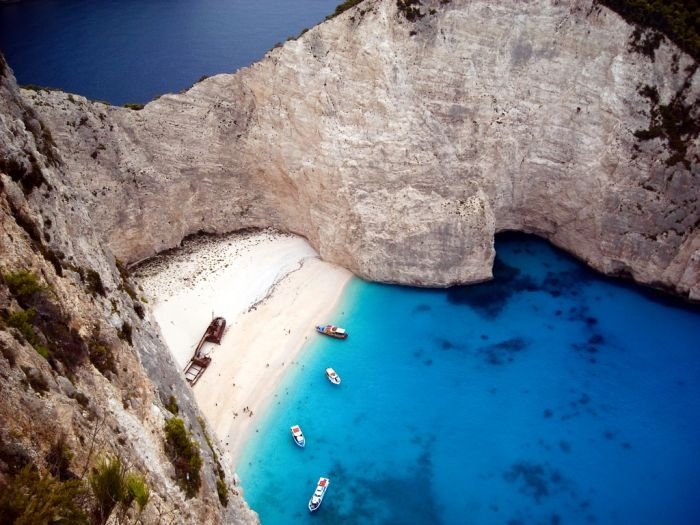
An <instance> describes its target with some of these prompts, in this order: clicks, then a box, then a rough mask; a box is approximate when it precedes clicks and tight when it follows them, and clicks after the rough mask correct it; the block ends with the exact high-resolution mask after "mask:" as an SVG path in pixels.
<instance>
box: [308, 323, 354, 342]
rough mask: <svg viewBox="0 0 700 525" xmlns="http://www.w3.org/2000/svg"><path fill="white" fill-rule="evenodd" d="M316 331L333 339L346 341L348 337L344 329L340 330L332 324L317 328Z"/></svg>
mask: <svg viewBox="0 0 700 525" xmlns="http://www.w3.org/2000/svg"><path fill="white" fill-rule="evenodd" d="M316 331H317V332H318V333H319V334H323V335H328V336H330V337H335V338H336V339H347V337H348V333H347V332H346V331H345V328H341V327H339V326H335V325H332V324H326V325H321V326H317V327H316Z"/></svg>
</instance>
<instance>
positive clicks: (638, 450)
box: [238, 235, 700, 525]
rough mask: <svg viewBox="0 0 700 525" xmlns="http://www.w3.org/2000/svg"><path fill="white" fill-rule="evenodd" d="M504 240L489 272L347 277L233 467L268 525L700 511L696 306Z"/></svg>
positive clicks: (536, 519) (589, 518)
mask: <svg viewBox="0 0 700 525" xmlns="http://www.w3.org/2000/svg"><path fill="white" fill-rule="evenodd" d="M496 248H497V252H498V258H497V261H496V267H495V273H496V278H495V279H494V281H492V282H489V283H486V284H480V285H476V286H469V287H460V288H453V289H449V290H421V289H413V288H401V287H397V286H387V285H381V284H371V283H367V282H364V281H361V280H359V279H356V280H354V281H353V282H352V283H351V284H350V289H349V291H348V292H347V294H346V296H345V299H344V302H343V304H341V305H340V306H339V307H338V310H337V312H336V315H335V317H334V318H333V319H332V321H333V322H337V323H339V324H341V325H343V326H345V327H346V328H347V329H348V330H349V332H350V336H349V338H348V339H347V340H345V341H338V340H331V339H328V338H324V337H323V336H318V337H317V338H316V340H314V341H312V342H311V343H310V344H309V345H308V347H307V348H306V349H305V350H304V357H303V360H302V361H300V362H299V363H297V364H296V365H295V370H294V371H293V372H292V373H291V374H290V375H289V376H288V378H287V380H286V384H285V385H284V387H283V388H282V390H281V391H280V392H279V393H278V397H277V398H276V400H275V404H274V407H273V409H272V410H271V411H270V412H269V413H268V414H267V415H266V417H265V419H264V421H263V422H262V423H261V425H260V426H259V428H258V429H257V433H255V434H254V438H253V439H252V441H251V442H250V443H249V444H248V446H247V450H246V451H245V453H244V461H243V463H242V464H241V465H239V467H238V471H239V474H240V475H241V478H242V484H243V487H244V490H245V496H246V499H247V500H248V501H249V503H250V504H251V505H252V507H253V508H254V509H256V510H257V511H258V512H259V513H260V516H261V518H262V523H263V524H265V525H278V524H280V525H281V524H289V523H294V524H304V523H317V524H320V523H324V524H339V523H343V524H346V525H351V524H352V525H354V524H357V525H374V524H376V525H379V524H382V525H399V524H402V525H409V524H415V525H426V524H444V525H452V524H481V525H486V524H488V525H497V524H500V525H504V524H511V525H515V524H550V525H551V524H591V523H593V524H635V525H645V524H647V525H660V524H675V525H680V524H687V525H691V524H698V523H700V497H699V496H698V495H699V494H700V492H699V490H698V485H697V483H698V480H700V312H699V311H698V310H697V309H691V308H687V307H684V306H683V305H681V304H679V303H674V302H673V301H669V300H666V299H664V298H663V297H660V296H657V295H654V294H649V293H647V292H646V291H644V290H642V289H640V288H638V287H635V286H631V285H627V284H623V283H620V282H615V281H612V280H609V279H606V278H602V277H600V276H599V275H597V274H595V273H594V272H592V271H591V270H589V269H587V268H586V267H584V266H583V265H582V264H581V263H579V262H578V261H575V260H573V259H571V258H570V257H568V256H567V255H565V254H563V253H562V252H561V251H559V250H557V249H555V248H553V247H552V246H550V245H549V244H547V243H546V242H544V241H541V240H538V239H536V238H533V237H527V236H522V235H507V236H504V237H500V238H499V240H498V241H497V245H496ZM319 321H324V320H319ZM329 366H330V367H333V368H334V369H335V370H336V371H337V372H338V374H339V375H340V377H341V378H342V383H341V385H339V386H334V385H332V384H330V383H329V382H328V381H327V380H326V378H325V375H324V370H325V368H326V367H329ZM292 424H300V425H301V427H302V429H303V431H304V433H305V435H306V440H307V445H306V448H305V449H300V448H298V447H297V446H296V445H294V444H293V442H292V439H291V436H290V433H289V427H290V426H291V425H292ZM321 476H324V477H329V478H330V486H329V488H328V492H327V494H326V499H325V500H324V503H323V505H322V507H321V509H320V510H319V511H318V512H317V513H316V514H315V515H309V512H308V510H307V509H306V504H307V502H308V499H309V497H310V496H311V494H312V492H313V490H314V488H315V486H316V482H317V481H318V478H319V477H321Z"/></svg>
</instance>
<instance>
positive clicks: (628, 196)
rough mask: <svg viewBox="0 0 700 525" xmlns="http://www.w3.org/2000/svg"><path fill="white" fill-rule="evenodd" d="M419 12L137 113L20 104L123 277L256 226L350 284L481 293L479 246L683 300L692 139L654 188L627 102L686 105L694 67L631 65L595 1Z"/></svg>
mask: <svg viewBox="0 0 700 525" xmlns="http://www.w3.org/2000/svg"><path fill="white" fill-rule="evenodd" d="M423 4H425V9H424V11H425V12H426V16H424V17H423V18H421V19H420V20H418V21H417V22H410V21H408V20H406V19H405V17H403V16H402V14H401V13H399V12H397V7H396V2H395V1H393V0H366V1H365V2H363V3H361V4H360V5H359V6H358V7H356V8H354V9H351V10H349V11H347V12H345V13H343V14H342V15H341V16H338V17H336V18H334V19H332V20H330V21H328V22H326V23H323V24H321V25H320V26H317V27H315V28H313V29H311V30H310V31H308V32H307V33H305V34H304V35H303V36H302V37H300V38H299V39H298V40H296V41H289V42H287V43H286V44H285V45H284V46H283V47H281V48H279V49H275V50H273V51H271V52H269V53H268V54H267V56H266V57H265V58H264V59H263V60H262V61H261V62H259V63H257V64H254V65H253V66H251V67H248V68H245V69H242V70H240V71H238V72H237V73H236V74H233V75H218V76H215V77H212V78H209V79H207V80H204V81H203V82H200V83H198V84H196V85H195V86H193V87H192V88H191V89H190V90H189V91H187V92H185V93H183V94H179V95H166V96H163V97H161V98H159V99H158V100H156V101H154V102H152V103H150V104H148V105H147V106H146V107H145V109H143V110H142V111H132V110H127V109H122V108H113V107H108V106H104V105H102V104H97V103H91V102H87V101H86V100H85V99H84V98H82V97H77V96H72V97H69V96H68V95H66V94H62V93H29V92H25V95H26V96H27V97H28V98H31V99H32V100H33V101H34V104H35V107H36V109H37V111H39V112H40V113H41V114H42V116H43V117H44V118H45V119H46V120H47V121H48V122H49V124H50V127H51V129H52V132H53V135H54V137H55V139H56V141H57V142H58V144H59V147H60V150H61V153H62V156H63V158H64V160H65V161H66V163H67V164H68V166H69V167H70V170H69V172H70V177H72V181H71V184H72V186H73V187H75V188H79V192H80V194H81V196H82V198H83V199H85V200H86V201H87V202H88V204H89V205H91V210H92V213H91V218H92V219H93V221H94V223H95V226H96V228H97V229H98V230H99V231H102V232H103V233H104V235H105V237H106V238H107V240H108V243H109V245H110V247H111V249H112V250H113V251H114V252H115V254H116V255H117V256H118V257H120V258H122V259H125V260H137V259H140V258H143V257H146V256H149V255H152V254H154V253H156V252H158V251H161V250H163V249H166V248H169V247H172V246H175V245H177V244H178V243H179V242H180V240H181V239H182V238H183V237H184V236H186V235H188V234H191V233H194V232H197V231H200V230H206V231H210V232H228V231H233V230H237V229H241V228H246V227H266V226H273V227H276V228H279V229H281V230H285V231H289V232H294V233H297V234H300V235H303V236H305V237H306V238H307V239H309V241H310V242H311V244H312V245H313V246H314V247H315V248H316V249H317V250H318V251H319V253H320V254H321V256H322V257H323V258H324V259H326V260H328V261H331V262H334V263H337V264H339V265H342V266H344V267H346V268H348V269H350V270H351V271H353V272H354V273H356V274H357V275H360V276H362V277H365V278H367V279H372V280H379V281H387V282H398V283H406V284H416V285H422V286H448V285H451V284H455V283H465V282H473V281H478V280H483V279H487V278H489V277H490V275H491V265H492V261H493V257H494V248H493V236H494V234H495V233H496V232H498V231H503V230H520V231H525V232H532V233H537V234H539V235H541V236H543V237H545V238H547V239H549V240H550V241H552V242H553V243H554V244H556V245H558V246H560V247H562V248H564V249H565V250H567V251H569V252H571V253H573V254H575V255H576V256H577V257H579V258H581V259H582V260H584V261H586V262H587V263H588V264H590V265H591V266H593V267H594V268H596V269H598V270H601V271H603V272H605V273H609V274H622V275H628V276H631V277H633V278H634V279H635V280H637V281H639V282H641V283H647V284H651V285H654V286H659V287H663V288H666V289H671V290H674V291H676V292H677V293H679V294H681V295H683V296H686V297H690V298H692V299H696V300H697V299H700V232H699V231H698V224H700V202H699V199H700V174H699V171H700V168H699V165H698V152H699V151H700V148H699V144H698V140H697V139H692V140H691V141H690V143H689V144H688V154H687V158H688V159H691V163H690V167H687V166H686V165H684V164H683V163H676V164H674V165H672V166H670V167H669V166H667V165H666V160H667V159H668V158H669V156H670V153H669V152H668V151H667V146H666V144H665V143H664V142H663V141H661V140H659V139H656V140H652V141H645V142H640V141H639V140H638V139H637V138H636V137H635V136H634V132H635V131H636V130H640V129H646V128H647V127H648V126H649V111H650V103H649V100H648V99H647V98H645V97H644V96H643V95H641V94H640V92H639V91H640V86H644V85H648V86H653V87H655V88H656V89H657V91H658V93H659V95H660V99H661V102H662V103H664V102H668V101H669V100H670V99H671V98H672V97H673V96H674V95H675V94H676V93H678V92H679V91H680V90H681V87H682V86H683V85H684V84H686V85H687V89H686V90H685V92H684V96H685V98H686V100H687V101H688V102H689V104H692V103H693V102H694V101H697V99H698V96H699V93H700V74H698V73H697V68H692V67H691V66H692V65H693V60H692V59H691V58H690V57H689V56H687V55H684V54H683V53H681V52H680V51H679V50H678V49H677V48H675V47H674V46H673V45H671V44H669V43H668V42H664V43H663V44H662V45H661V48H660V49H659V50H658V51H657V52H656V58H655V60H651V59H649V58H648V57H646V56H643V55H640V54H638V53H633V52H631V51H630V50H629V49H628V38H629V35H630V34H631V33H632V30H633V28H632V27H631V26H629V25H628V24H627V23H626V22H625V21H624V20H622V19H621V18H620V17H619V16H617V15H616V14H615V13H613V12H611V11H609V10H607V9H605V8H601V7H599V6H597V5H595V4H594V3H593V2H592V1H591V0H574V1H570V2H551V1H545V0H536V1H531V2H522V1H519V0H506V1H502V2H497V3H494V2H487V1H477V0H475V1H467V0H461V1H458V0H453V1H452V2H450V3H448V4H446V5H443V4H441V3H440V2H439V1H438V0H431V1H429V0H425V1H424V2H423ZM431 8H434V9H435V12H434V13H433V14H430V13H429V12H428V10H429V9H431ZM674 57H675V58H674Z"/></svg>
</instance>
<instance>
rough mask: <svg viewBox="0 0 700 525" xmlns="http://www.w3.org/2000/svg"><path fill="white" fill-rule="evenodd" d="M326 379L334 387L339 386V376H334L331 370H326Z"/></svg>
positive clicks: (333, 371)
mask: <svg viewBox="0 0 700 525" xmlns="http://www.w3.org/2000/svg"><path fill="white" fill-rule="evenodd" d="M326 377H327V378H328V381H330V382H331V383H333V384H334V385H339V384H340V376H339V375H338V374H336V372H335V370H333V369H332V368H326Z"/></svg>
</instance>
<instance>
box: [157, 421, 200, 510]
mask: <svg viewBox="0 0 700 525" xmlns="http://www.w3.org/2000/svg"><path fill="white" fill-rule="evenodd" d="M165 453H166V454H167V456H168V458H169V459H170V461H171V462H172V464H173V466H174V467H175V477H176V479H177V482H178V484H179V485H180V487H181V488H182V489H183V490H184V491H185V494H187V497H189V498H191V497H194V496H195V495H196V494H197V492H198V491H199V487H200V486H201V484H202V479H201V475H200V471H201V470H202V456H201V455H200V453H199V447H198V445H197V442H196V441H195V440H194V439H193V438H192V434H191V433H190V432H189V431H188V430H187V429H186V428H185V422H184V421H183V420H182V419H180V418H179V417H173V418H170V419H169V420H168V421H166V423H165Z"/></svg>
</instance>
